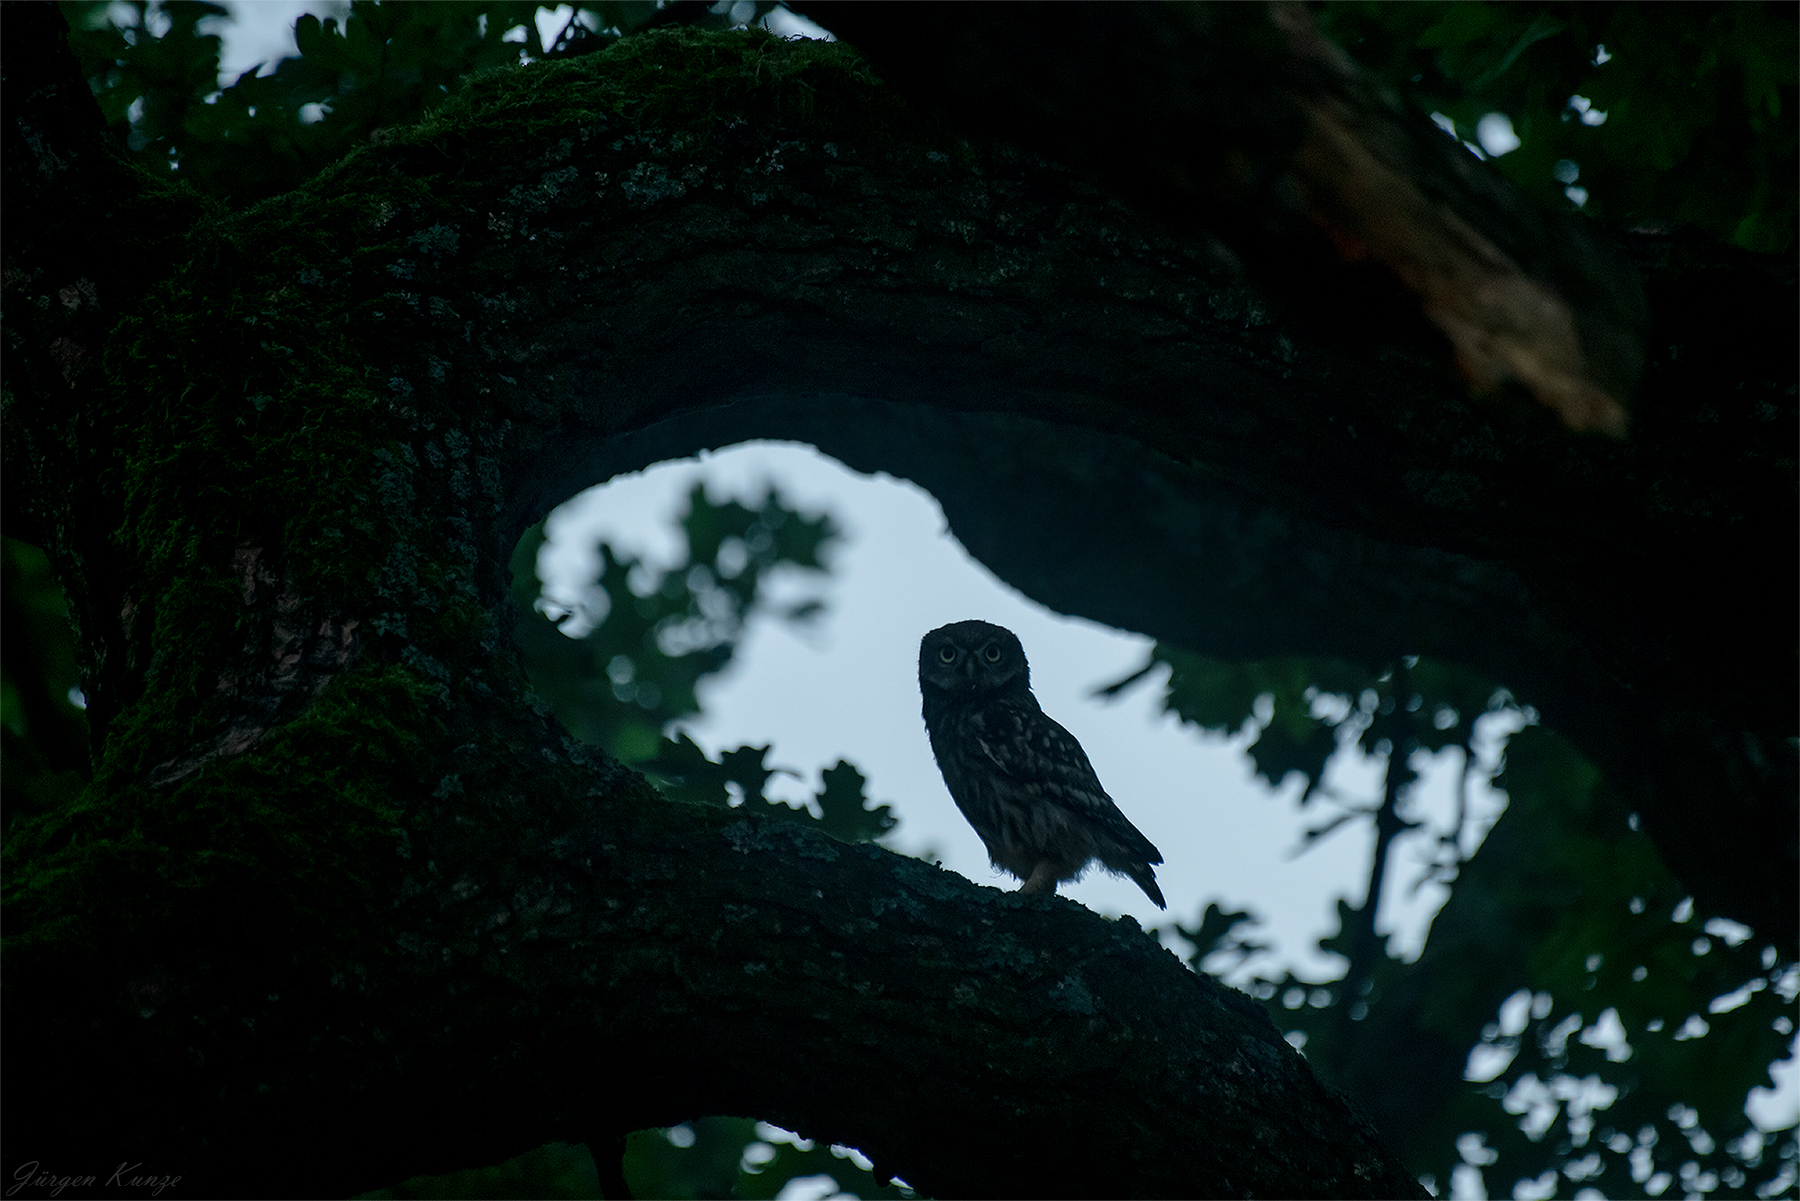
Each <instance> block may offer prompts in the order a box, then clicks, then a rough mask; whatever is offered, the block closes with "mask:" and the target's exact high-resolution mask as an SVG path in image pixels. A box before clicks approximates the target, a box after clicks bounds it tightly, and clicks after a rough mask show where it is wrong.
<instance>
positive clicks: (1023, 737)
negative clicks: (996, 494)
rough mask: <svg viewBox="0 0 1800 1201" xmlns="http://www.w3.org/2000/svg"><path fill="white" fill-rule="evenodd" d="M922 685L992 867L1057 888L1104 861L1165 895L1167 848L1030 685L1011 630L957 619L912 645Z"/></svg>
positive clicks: (940, 747) (942, 754)
mask: <svg viewBox="0 0 1800 1201" xmlns="http://www.w3.org/2000/svg"><path fill="white" fill-rule="evenodd" d="M919 692H920V693H921V694H922V695H923V697H924V701H925V732H926V733H927V734H928V735H930V737H931V751H932V754H934V755H936V756H937V762H938V770H939V771H941V772H943V773H944V784H945V786H946V787H948V788H949V789H950V797H951V799H952V800H954V801H955V802H956V807H957V808H958V809H960V810H962V815H963V816H964V817H966V818H968V819H969V824H970V825H971V826H974V827H975V832H976V833H977V834H979V835H981V841H982V842H984V843H986V844H987V849H988V858H989V859H991V860H993V863H994V866H995V867H997V868H1001V869H1002V870H1004V871H1008V872H1011V873H1012V874H1013V875H1015V876H1017V877H1018V878H1019V879H1021V880H1023V881H1024V883H1023V884H1022V885H1020V886H1019V891H1020V892H1023V893H1053V892H1055V891H1056V886H1057V885H1058V884H1061V883H1062V882H1063V881H1065V880H1074V879H1077V878H1079V877H1080V875H1081V874H1082V873H1083V872H1084V871H1086V870H1087V867H1088V865H1089V864H1090V863H1092V862H1093V861H1095V860H1099V862H1100V865H1101V866H1102V867H1104V868H1105V869H1106V870H1107V871H1109V872H1112V873H1113V874H1114V875H1118V876H1129V877H1131V879H1132V880H1134V881H1135V882H1136V883H1137V886H1138V887H1139V888H1141V889H1143V890H1144V894H1145V895H1146V896H1148V897H1149V898H1150V899H1151V900H1152V901H1155V902H1156V907H1157V908H1158V909H1163V908H1167V906H1165V905H1164V904H1163V894H1162V889H1160V888H1158V887H1157V886H1156V873H1155V872H1154V871H1152V870H1151V867H1150V865H1151V864H1153V863H1161V862H1162V861H1163V858H1162V852H1160V851H1158V850H1157V849H1156V848H1155V847H1154V846H1152V845H1150V840H1149V839H1148V838H1145V837H1144V836H1143V835H1142V834H1140V833H1138V831H1137V827H1135V826H1133V825H1132V824H1131V823H1130V822H1129V821H1127V820H1125V815H1124V814H1123V813H1120V812H1119V807H1118V806H1117V805H1115V804H1113V801H1112V798H1111V797H1109V796H1107V795H1106V790H1105V789H1104V788H1102V787H1100V781H1099V779H1098V778H1096V777H1095V775H1094V769H1093V767H1092V766H1091V765H1090V764H1089V763H1088V757H1087V754H1086V753H1085V752H1084V751H1083V750H1082V749H1081V744H1080V743H1079V742H1076V741H1075V736H1074V735H1072V734H1070V733H1069V732H1068V731H1067V730H1065V729H1063V728H1062V727H1061V726H1059V725H1057V724H1056V723H1055V722H1054V721H1052V720H1050V718H1049V717H1048V716H1046V715H1045V713H1044V711H1043V709H1041V708H1039V706H1038V702H1037V697H1035V696H1033V695H1032V694H1031V668H1030V666H1029V665H1028V664H1027V663H1026V662H1025V648H1024V647H1023V646H1021V645H1020V644H1019V639H1018V636H1017V635H1015V634H1014V633H1013V632H1012V631H1011V630H1007V629H1002V628H1001V627H999V626H997V625H990V624H989V623H987V622H985V621H959V622H956V623H955V624H953V625H947V626H943V627H941V628H939V629H935V630H933V631H931V633H929V634H927V635H925V638H924V641H922V642H920V643H919Z"/></svg>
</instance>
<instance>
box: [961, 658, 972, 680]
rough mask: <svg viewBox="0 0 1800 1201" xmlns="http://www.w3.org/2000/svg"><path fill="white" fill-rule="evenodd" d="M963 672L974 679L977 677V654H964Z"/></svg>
mask: <svg viewBox="0 0 1800 1201" xmlns="http://www.w3.org/2000/svg"><path fill="white" fill-rule="evenodd" d="M963 674H964V675H965V676H968V677H969V679H970V680H974V678H975V656H974V655H964V656H963Z"/></svg>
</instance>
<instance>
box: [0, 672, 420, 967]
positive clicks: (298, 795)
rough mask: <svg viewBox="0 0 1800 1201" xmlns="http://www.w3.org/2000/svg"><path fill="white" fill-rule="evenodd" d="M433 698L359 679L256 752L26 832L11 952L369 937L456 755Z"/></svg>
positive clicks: (15, 868)
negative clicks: (413, 826) (426, 798)
mask: <svg viewBox="0 0 1800 1201" xmlns="http://www.w3.org/2000/svg"><path fill="white" fill-rule="evenodd" d="M430 693H431V690H430V688H429V686H428V685H427V684H426V683H425V682H423V681H421V680H420V679H419V678H418V677H417V676H415V675H414V674H413V673H411V672H408V671H406V670H404V669H399V668H389V669H385V670H362V671H356V672H352V673H349V674H347V675H346V676H344V677H343V678H341V679H339V680H337V681H336V682H335V683H333V684H332V685H331V686H330V687H329V688H327V689H326V690H325V691H324V692H323V693H321V694H320V696H319V697H318V698H317V699H316V700H315V701H314V703H313V704H312V706H311V707H310V708H309V709H308V710H307V711H306V713H305V714H303V715H302V716H301V717H299V718H297V719H296V720H294V721H292V722H290V723H288V724H287V725H285V726H283V727H281V728H279V729H277V730H275V731H274V732H272V733H271V734H270V735H269V736H268V737H267V738H266V739H265V740H264V741H263V742H262V743H261V744H260V745H259V746H258V747H257V748H256V750H255V752H254V753H251V754H242V755H237V756H235V757H232V758H229V759H221V760H217V761H215V762H212V763H209V764H207V765H206V766H205V767H203V768H201V769H200V770H199V771H197V772H195V773H194V774H193V775H191V776H190V777H187V778H186V779H184V780H181V781H179V782H177V783H175V784H173V785H169V786H165V787H160V788H159V787H153V786H150V785H147V784H138V785H136V786H134V787H122V786H120V783H121V782H120V781H118V780H117V779H114V780H111V781H108V780H106V779H104V778H103V779H101V780H99V781H97V782H96V785H95V786H94V787H92V788H89V789H88V790H87V791H86V792H85V793H83V794H82V796H81V797H80V799H79V800H77V801H76V802H75V803H73V804H72V805H70V806H68V807H66V808H64V809H62V810H60V811H58V812H55V813H52V814H50V815H47V816H45V817H41V818H37V819H34V820H32V821H30V822H28V823H25V824H23V826H22V828H20V829H19V830H18V831H17V832H16V834H15V836H14V837H13V838H12V839H11V840H9V842H8V845H7V847H6V858H7V860H8V864H7V869H8V870H7V880H6V909H7V913H8V917H9V919H10V920H9V925H10V926H11V928H12V929H14V930H20V931H23V933H21V934H19V935H17V936H9V938H8V940H7V952H8V955H9V957H11V956H12V955H14V954H16V953H19V952H25V953H27V954H29V952H30V951H31V949H32V948H33V947H34V946H35V945H38V944H43V943H59V944H61V945H62V947H63V948H64V949H65V950H67V949H69V948H70V947H71V946H75V945H85V946H86V947H87V948H88V949H89V950H90V951H92V952H96V953H99V954H103V955H106V956H109V957H120V956H124V957H128V958H156V957H158V956H159V955H162V954H170V953H173V954H177V955H179V953H180V952H179V950H178V949H176V948H180V947H184V946H193V947H198V946H208V947H214V948H219V947H236V948H239V949H241V950H242V951H243V952H244V953H245V954H246V955H265V954H272V955H276V956H281V955H283V954H285V953H287V952H288V951H289V950H290V949H293V948H302V947H304V948H308V949H309V950H311V951H312V952H313V953H319V952H321V951H325V953H329V951H328V949H329V948H333V947H342V946H343V945H344V943H345V942H346V940H354V939H357V938H359V937H360V936H361V935H362V934H363V933H364V932H366V927H367V925H368V923H369V922H370V920H371V919H373V918H377V917H378V915H380V914H382V913H383V912H384V911H385V910H387V909H388V908H389V894H390V892H391V889H392V885H393V881H394V880H395V879H396V877H397V874H398V871H399V870H400V869H401V868H402V867H403V859H402V850H403V848H404V842H403V840H402V837H401V835H400V833H399V826H400V824H401V822H402V821H403V819H404V815H405V811H406V809H407V807H408V806H409V804H411V803H413V802H415V801H416V800H417V798H419V797H420V796H422V795H425V794H426V792H427V788H426V784H425V781H424V780H423V779H421V773H422V772H424V771H426V770H428V765H429V764H431V763H432V762H433V761H435V760H436V759H438V758H439V757H440V755H441V753H442V748H441V747H439V746H435V745H432V743H433V741H434V740H436V739H441V738H442V736H443V733H444V726H443V723H442V721H441V719H439V718H438V717H437V716H436V715H435V714H434V712H433V706H432V703H431V695H430ZM109 783H110V784H111V785H112V787H108V784H109ZM15 962H16V961H15Z"/></svg>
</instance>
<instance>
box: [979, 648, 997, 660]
mask: <svg viewBox="0 0 1800 1201" xmlns="http://www.w3.org/2000/svg"><path fill="white" fill-rule="evenodd" d="M981 657H982V658H983V659H986V660H987V661H988V662H989V663H998V662H1000V648H999V647H997V646H989V647H988V648H987V649H986V650H984V651H982V652H981Z"/></svg>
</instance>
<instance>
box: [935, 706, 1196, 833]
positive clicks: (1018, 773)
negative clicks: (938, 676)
mask: <svg viewBox="0 0 1800 1201" xmlns="http://www.w3.org/2000/svg"><path fill="white" fill-rule="evenodd" d="M970 716H971V720H970V723H969V725H970V732H971V733H972V734H973V735H974V742H975V745H976V747H977V748H979V750H980V753H981V755H982V757H983V758H984V759H986V760H987V761H988V762H989V763H991V764H992V765H993V767H994V768H995V769H996V770H997V771H999V772H1000V774H1001V775H1002V776H1004V777H1005V778H1006V779H1007V780H1008V781H1010V782H1012V783H1013V784H1014V785H1016V786H1017V787H1018V789H1019V790H1020V791H1021V792H1023V793H1026V794H1028V795H1030V796H1031V797H1032V798H1033V799H1036V800H1041V801H1048V802H1051V803H1053V804H1057V805H1061V806H1062V807H1063V808H1065V809H1070V810H1073V811H1074V812H1076V813H1079V814H1080V815H1081V816H1082V817H1083V818H1085V819H1087V820H1088V821H1091V822H1093V823H1095V824H1096V825H1098V826H1100V827H1102V828H1104V829H1105V830H1106V831H1107V832H1108V833H1109V834H1111V835H1112V836H1113V837H1114V838H1115V839H1117V840H1118V841H1119V842H1120V843H1121V844H1123V845H1124V846H1126V847H1128V848H1130V849H1131V850H1132V851H1133V852H1135V853H1137V854H1138V855H1140V856H1141V857H1142V858H1143V860H1144V861H1145V862H1146V863H1161V862H1162V861H1163V860H1162V853H1161V852H1159V851H1158V850H1157V849H1156V847H1155V846H1153V845H1152V844H1151V842H1150V840H1149V839H1147V838H1145V837H1144V836H1143V834H1141V833H1139V831H1138V828H1137V827H1136V826H1134V825H1132V824H1131V822H1130V820H1129V819H1127V818H1126V816H1125V815H1124V814H1123V813H1121V812H1119V807H1118V806H1117V805H1116V804H1114V803H1113V799H1112V797H1110V796H1108V795H1107V794H1106V789H1105V788H1103V787H1101V785H1100V777H1099V776H1097V775H1095V774H1094V767H1093V764H1091V763H1089V762H1088V757H1087V752H1086V751H1084V750H1082V749H1081V743H1079V742H1077V741H1076V740H1075V736H1074V735H1073V734H1071V733H1069V732H1068V731H1067V730H1065V729H1063V728H1062V726H1060V725H1059V724H1057V722H1056V721H1055V720H1054V719H1052V718H1051V717H1050V716H1049V715H1048V714H1046V713H1045V712H1044V711H1043V710H1042V709H1040V708H1038V707H1037V706H1036V705H1035V704H1030V703H1027V702H1023V701H1019V700H1015V699H1013V698H1010V697H1008V698H1006V699H1003V700H1000V701H996V702H995V703H993V704H991V705H987V706H984V707H982V708H981V709H979V710H977V711H976V712H975V713H973V714H971V715H970Z"/></svg>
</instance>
